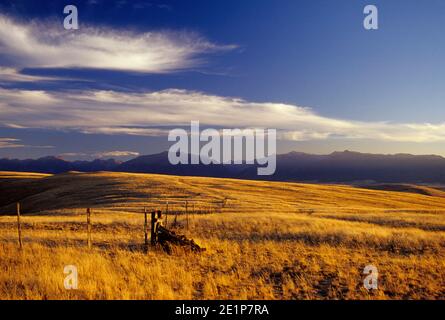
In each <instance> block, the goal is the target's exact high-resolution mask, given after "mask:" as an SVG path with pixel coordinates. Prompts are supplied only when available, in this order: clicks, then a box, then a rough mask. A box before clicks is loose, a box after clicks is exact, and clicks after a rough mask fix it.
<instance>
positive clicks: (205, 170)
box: [0, 151, 445, 183]
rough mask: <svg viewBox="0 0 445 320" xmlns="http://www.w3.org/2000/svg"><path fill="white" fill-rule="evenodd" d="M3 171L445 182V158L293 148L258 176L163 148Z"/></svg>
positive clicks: (5, 162) (17, 163)
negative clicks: (191, 160)
mask: <svg viewBox="0 0 445 320" xmlns="http://www.w3.org/2000/svg"><path fill="white" fill-rule="evenodd" d="M0 171H29V172H42V173H62V172H68V171H82V172H93V171H116V172H138V173H160V174H171V175H187V176H206V177H226V178H241V179H262V180H276V181H307V182H309V181H310V182H347V183H351V182H379V183H380V182H388V183H445V158H443V157H440V156H435V155H425V156H423V155H422V156H420V155H410V154H395V155H381V154H368V153H359V152H351V151H344V152H333V153H331V154H328V155H314V154H307V153H301V152H290V153H287V154H281V155H277V170H276V172H275V174H274V175H272V176H257V166H256V165H202V164H199V165H171V164H170V163H169V161H168V152H162V153H159V154H154V155H147V156H140V157H137V158H135V159H132V160H129V161H126V162H118V161H116V160H114V159H109V160H102V159H96V160H93V161H66V160H63V159H60V158H57V157H44V158H40V159H35V160H33V159H27V160H18V159H0Z"/></svg>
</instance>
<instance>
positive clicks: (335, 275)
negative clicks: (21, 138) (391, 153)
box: [0, 173, 445, 299]
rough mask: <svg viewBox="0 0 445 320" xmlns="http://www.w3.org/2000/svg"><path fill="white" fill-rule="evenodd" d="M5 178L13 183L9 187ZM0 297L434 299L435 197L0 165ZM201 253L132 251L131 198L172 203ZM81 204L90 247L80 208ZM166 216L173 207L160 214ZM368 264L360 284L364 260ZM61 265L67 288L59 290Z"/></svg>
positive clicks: (138, 203)
mask: <svg viewBox="0 0 445 320" xmlns="http://www.w3.org/2000/svg"><path fill="white" fill-rule="evenodd" d="M11 189H13V190H11ZM11 199H12V201H18V200H20V202H21V203H22V206H23V208H24V216H23V217H22V220H23V234H24V249H23V251H22V252H20V251H19V250H18V246H17V231H16V225H15V221H16V218H15V217H14V216H7V215H5V216H0V270H1V272H0V299H444V298H445V273H444V272H443V270H445V259H444V258H445V218H444V212H445V211H444V210H445V199H444V198H442V195H441V192H440V191H438V192H437V194H434V195H425V194H418V193H409V192H393V191H380V190H367V189H362V188H354V187H349V186H338V185H335V186H333V185H331V186H329V185H312V184H297V183H278V182H260V181H241V180H230V179H211V178H194V177H175V176H162V175H143V174H125V173H94V174H83V173H70V174H64V175H57V176H50V175H32V174H29V175H27V174H21V175H17V176H16V175H15V174H14V173H6V174H4V175H0V212H1V213H4V214H12V213H13V212H14V208H13V205H11V204H10V203H11V202H12V201H11ZM185 200H188V201H189V204H188V205H189V208H188V209H189V211H193V213H192V214H191V219H190V225H189V229H188V230H186V229H185V225H186V224H185V219H184V215H182V214H180V215H179V216H178V220H179V225H180V229H181V230H182V232H184V233H185V234H187V235H188V236H190V237H192V238H193V239H195V241H196V242H197V243H199V244H200V245H202V246H204V247H206V248H207V251H205V252H204V253H201V254H192V253H187V252H184V251H181V250H177V251H176V252H174V254H171V255H169V254H166V253H164V252H162V251H159V250H151V251H150V252H149V253H148V254H146V253H144V252H143V250H142V244H143V216H142V215H141V211H142V208H143V206H147V207H148V208H159V209H164V208H165V203H166V201H169V209H170V212H172V211H177V212H179V213H183V212H184V209H185V208H184V201H185ZM86 207H92V208H94V211H93V224H94V225H93V243H94V247H93V249H92V250H88V249H87V247H86V226H85V215H84V213H85V208H86ZM168 219H169V223H171V222H172V219H173V217H172V215H171V214H170V216H169V218H168ZM369 264H372V265H375V266H376V267H377V268H378V270H379V289H378V290H373V291H369V292H368V291H367V290H366V289H365V288H364V287H363V279H364V277H365V275H363V274H362V272H363V268H364V267H365V266H366V265H369ZM65 265H76V266H77V268H78V271H79V289H78V290H66V289H65V288H64V286H63V283H64V282H63V280H64V277H65V276H66V275H65V274H64V273H63V269H64V266H65Z"/></svg>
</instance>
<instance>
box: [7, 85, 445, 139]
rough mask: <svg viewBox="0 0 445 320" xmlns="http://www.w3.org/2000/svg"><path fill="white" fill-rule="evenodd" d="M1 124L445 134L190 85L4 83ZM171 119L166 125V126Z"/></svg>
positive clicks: (321, 134)
mask: <svg viewBox="0 0 445 320" xmlns="http://www.w3.org/2000/svg"><path fill="white" fill-rule="evenodd" d="M0 119H1V120H0V124H2V125H4V126H6V125H8V126H15V127H18V128H20V127H32V128H34V127H37V128H50V129H69V130H77V131H80V132H85V133H102V134H129V135H140V136H145V135H146V136H156V135H163V134H166V132H167V131H168V130H167V129H168V128H169V127H172V126H174V127H176V126H188V125H189V124H190V121H192V120H198V121H200V123H201V124H202V125H203V126H204V125H205V126H212V127H222V128H275V129H278V132H279V136H280V138H281V139H289V140H299V141H301V140H320V139H335V138H345V139H377V140H384V141H399V142H437V141H445V123H436V124H432V123H392V122H366V121H352V120H344V119H334V118H329V117H324V116H321V115H318V114H317V113H315V112H314V111H313V110H312V109H310V108H304V107H300V106H296V105H291V104H283V103H272V102H251V101H246V100H243V99H239V98H232V97H222V96H216V95H210V94H205V93H202V92H194V91H186V90H175V89H170V90H163V91H155V92H146V93H126V92H116V91H75V92H74V91H70V92H52V91H31V90H14V89H0ZM163 126H165V129H163V128H162V127H163Z"/></svg>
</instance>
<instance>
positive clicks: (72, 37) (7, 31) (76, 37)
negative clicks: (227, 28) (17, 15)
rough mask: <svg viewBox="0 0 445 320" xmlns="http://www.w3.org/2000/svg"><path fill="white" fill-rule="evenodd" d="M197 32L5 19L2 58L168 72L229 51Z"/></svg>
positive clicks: (39, 64)
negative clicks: (67, 27)
mask: <svg viewBox="0 0 445 320" xmlns="http://www.w3.org/2000/svg"><path fill="white" fill-rule="evenodd" d="M234 48H236V46H235V45H217V44H214V43H211V42H210V41H208V40H206V39H205V38H203V37H201V36H199V35H198V34H196V33H187V32H129V31H121V30H117V29H112V28H107V27H94V26H81V28H80V29H79V30H75V31H70V30H65V29H64V28H63V27H62V26H61V25H60V22H59V23H56V22H48V21H47V22H39V23H37V22H35V21H34V22H27V23H21V22H18V21H16V20H13V19H11V18H10V17H8V16H5V15H0V54H1V56H2V57H3V58H5V59H6V60H7V61H9V62H10V63H9V66H10V67H14V68H19V69H20V68H95V69H108V70H127V71H136V72H146V73H168V72H174V71H177V70H183V69H187V68H192V67H196V66H199V65H201V64H203V63H204V60H203V58H202V55H203V54H210V53H215V52H221V51H228V50H232V49H234Z"/></svg>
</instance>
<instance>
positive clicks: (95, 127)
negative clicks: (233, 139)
mask: <svg viewBox="0 0 445 320" xmlns="http://www.w3.org/2000/svg"><path fill="white" fill-rule="evenodd" d="M66 4H75V5H76V6H77V7H78V10H79V23H80V28H79V30H70V31H66V30H64V29H63V18H64V15H63V7H64V6H65V5H66ZM367 4H374V5H376V6H377V8H378V9H379V29H378V30H373V31H367V30H365V29H364V28H363V26H362V23H363V19H364V14H363V8H364V7H365V6H366V5H367ZM0 14H1V19H0V68H1V69H0V157H10V158H11V157H19V158H25V157H39V156H44V155H62V156H63V157H65V158H67V159H74V158H94V157H109V156H113V155H115V156H120V155H122V158H125V157H133V156H135V155H136V154H150V153H156V152H159V151H162V150H165V149H167V148H168V146H169V143H168V142H167V138H166V135H165V132H166V131H168V129H169V128H173V127H178V126H184V125H186V124H187V123H189V122H190V121H191V120H199V121H200V122H201V123H202V124H203V125H205V126H211V127H212V126H213V127H231V126H236V127H267V128H277V129H278V130H279V132H280V135H279V137H280V141H279V145H278V150H279V152H287V151H291V150H297V151H305V152H313V153H327V152H332V151H335V150H344V149H350V150H357V151H362V152H373V153H398V152H407V153H414V154H425V153H427V154H431V153H434V154H442V155H445V151H444V150H443V149H444V148H443V146H444V141H445V134H444V133H443V132H444V129H445V121H444V119H445V108H444V107H445V106H444V101H445V99H444V98H445V90H444V85H445V62H444V59H443V57H444V56H445V38H444V37H443V34H442V31H441V30H443V26H442V22H443V17H444V15H445V3H444V2H443V1H439V0H437V1H435V0H429V1H410V0H405V1H397V0H391V1H388V0H386V1H359V0H353V1H352V0H351V1H340V0H338V1H335V0H331V1H321V0H308V1H295V0H289V1H283V0H282V1H266V0H262V1H109V0H107V1H104V0H94V1H93V0H90V1H70V2H69V3H67V2H66V1H39V2H37V1H35V2H30V1H0ZM2 29H3V30H2ZM125 152H127V154H125Z"/></svg>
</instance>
